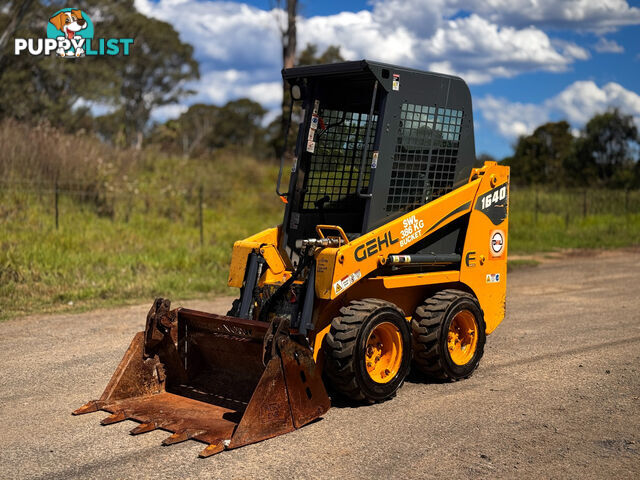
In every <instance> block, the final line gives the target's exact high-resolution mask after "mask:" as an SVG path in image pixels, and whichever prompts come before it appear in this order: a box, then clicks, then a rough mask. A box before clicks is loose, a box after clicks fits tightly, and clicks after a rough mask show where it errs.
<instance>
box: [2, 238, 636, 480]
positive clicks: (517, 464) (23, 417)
mask: <svg viewBox="0 0 640 480" xmlns="http://www.w3.org/2000/svg"><path fill="white" fill-rule="evenodd" d="M508 285H509V286H508V303H507V310H508V314H507V318H506V319H505V321H504V322H503V324H502V325H501V326H500V327H499V328H498V329H497V330H496V331H495V332H494V333H493V334H492V335H491V336H490V337H489V338H488V343H487V348H486V350H485V356H484V359H483V361H482V363H481V365H480V368H479V369H478V371H477V372H476V373H475V374H474V376H473V377H471V378H470V379H468V380H465V381H462V382H458V383H454V384H433V383H431V384H430V383H424V382H420V381H419V380H411V381H409V382H407V383H406V384H405V385H404V387H403V388H402V389H401V390H400V392H399V394H398V396H397V397H396V398H394V399H393V400H391V401H389V402H386V403H383V404H380V405H373V406H369V407H359V408H349V407H341V408H333V409H331V410H330V411H329V412H328V413H327V415H326V416H325V417H324V418H323V419H322V420H320V421H318V422H316V423H314V424H311V425H308V426H307V427H305V428H303V429H301V430H298V431H296V432H294V433H291V434H288V435H284V436H281V437H278V438H275V439H272V440H268V441H266V442H262V443H259V444H256V445H251V446H248V447H245V448H241V449H238V450H233V451H228V452H223V453H221V454H219V455H216V456H214V457H211V458H209V459H204V460H203V459H198V458H197V454H198V452H199V451H200V450H202V448H203V445H202V444H200V443H198V442H185V443H181V444H178V445H174V446H171V447H162V446H160V442H161V441H162V439H163V438H165V437H167V435H168V434H167V433H166V432H162V431H155V432H151V433H147V434H144V435H139V436H137V437H132V436H130V435H128V432H129V430H130V429H131V428H132V427H133V426H134V425H135V423H134V422H131V421H125V422H122V423H119V424H115V425H111V426H108V427H101V426H100V424H99V422H100V419H101V418H103V417H105V416H106V415H107V414H106V413H103V412H101V413H94V414H90V415H83V416H80V417H72V416H71V414H70V412H71V410H72V409H74V408H76V407H79V406H80V405H82V404H83V403H84V402H85V401H86V400H89V399H92V398H97V397H98V396H99V395H100V393H101V392H102V389H103V388H104V386H105V385H106V383H107V381H108V380H109V377H110V376H111V373H112V372H113V370H114V369H115V367H116V365H117V364H118V362H119V361H120V358H121V357H122V355H123V353H124V351H125V349H126V347H127V346H128V344H129V342H130V340H131V338H132V336H133V334H134V333H135V332H136V331H138V330H141V329H142V328H143V326H144V320H145V315H146V312H147V310H148V307H149V305H143V306H139V307H127V308H120V309H113V310H98V311H93V312H89V313H83V314H73V315H68V314H65V315H46V316H45V315H42V316H32V317H28V318H19V319H14V320H10V321H7V322H4V323H1V324H0V374H1V376H0V426H1V428H2V430H1V432H2V433H1V435H0V452H2V454H1V455H0V476H1V477H3V478H42V479H45V478H46V479H53V478H64V479H66V478H225V479H246V478H261V479H265V478H305V479H310V478H323V479H327V478H402V479H408V478H431V477H438V478H441V477H446V478H479V477H481V478H482V477H486V478H498V477H499V478H513V477H522V478H567V477H571V478H611V477H615V478H639V477H640V249H635V250H623V251H615V252H602V253H580V254H575V255H572V256H566V257H564V258H560V259H553V260H548V261H545V262H544V263H543V264H541V265H540V266H538V267H535V268H526V269H521V270H517V271H516V272H514V273H512V274H510V275H509V279H508ZM230 300H231V299H230V298H220V299H218V300H216V301H213V302H205V301H193V302H185V306H189V307H192V308H200V309H205V310H209V311H214V312H219V313H223V312H224V311H225V310H226V307H227V305H229V304H230Z"/></svg>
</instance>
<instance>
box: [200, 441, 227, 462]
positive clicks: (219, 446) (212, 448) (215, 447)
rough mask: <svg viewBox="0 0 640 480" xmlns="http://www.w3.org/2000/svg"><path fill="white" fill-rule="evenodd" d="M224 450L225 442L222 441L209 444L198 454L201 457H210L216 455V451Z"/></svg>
mask: <svg viewBox="0 0 640 480" xmlns="http://www.w3.org/2000/svg"><path fill="white" fill-rule="evenodd" d="M223 450H224V443H222V442H217V443H212V444H210V445H208V446H207V447H206V448H205V449H204V450H202V451H201V452H200V454H199V455H198V456H199V457H200V458H207V457H210V456H211V455H215V454H216V453H220V452H221V451H223Z"/></svg>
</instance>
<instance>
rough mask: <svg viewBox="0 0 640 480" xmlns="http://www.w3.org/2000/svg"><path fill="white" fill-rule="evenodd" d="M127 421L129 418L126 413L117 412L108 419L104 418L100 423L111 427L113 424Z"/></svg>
mask: <svg viewBox="0 0 640 480" xmlns="http://www.w3.org/2000/svg"><path fill="white" fill-rule="evenodd" d="M126 419H127V416H126V415H125V414H124V412H115V413H113V414H111V415H109V416H108V417H107V418H104V419H103V420H102V421H101V422H100V423H101V424H102V425H111V424H112V423H118V422H122V421H123V420H126Z"/></svg>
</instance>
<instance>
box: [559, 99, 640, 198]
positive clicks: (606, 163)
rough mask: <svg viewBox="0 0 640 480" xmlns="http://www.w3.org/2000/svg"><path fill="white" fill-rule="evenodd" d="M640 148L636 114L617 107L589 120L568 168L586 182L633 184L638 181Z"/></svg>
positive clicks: (572, 175) (576, 177)
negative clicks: (635, 120) (622, 111)
mask: <svg viewBox="0 0 640 480" xmlns="http://www.w3.org/2000/svg"><path fill="white" fill-rule="evenodd" d="M639 151H640V137H639V136H638V127H637V126H636V125H635V122H634V120H633V117H632V116H631V115H623V114H622V113H620V111H619V110H617V109H614V110H610V111H608V112H606V113H603V114H599V115H595V116H594V117H593V118H592V119H591V120H589V122H588V123H587V124H586V126H585V128H584V130H583V132H582V135H581V136H580V138H579V139H578V140H577V141H576V146H575V156H574V158H573V161H571V162H570V163H569V164H568V165H567V168H568V170H569V173H570V175H571V177H572V178H574V179H576V180H577V181H578V182H579V183H581V184H583V185H601V186H605V187H613V188H620V187H630V186H632V185H633V184H637V182H638V178H637V176H636V172H637V171H638V167H637V164H638V153H639Z"/></svg>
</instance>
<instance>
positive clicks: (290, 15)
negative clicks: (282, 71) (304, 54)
mask: <svg viewBox="0 0 640 480" xmlns="http://www.w3.org/2000/svg"><path fill="white" fill-rule="evenodd" d="M283 3H284V4H285V5H286V13H285V17H286V18H285V19H284V21H283V20H281V19H278V28H279V29H280V38H281V42H282V66H283V68H291V67H293V66H294V65H295V61H296V48H297V45H298V32H297V28H296V16H297V14H298V0H275V5H274V6H275V7H276V9H277V10H276V11H277V12H278V13H279V12H283V11H284V10H285V8H284V6H283ZM289 101H290V97H289V84H288V82H287V81H286V80H284V79H283V80H282V117H281V121H280V124H281V131H282V132H283V134H284V129H285V123H286V121H287V120H286V119H287V117H288V114H289V112H288V108H289Z"/></svg>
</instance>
